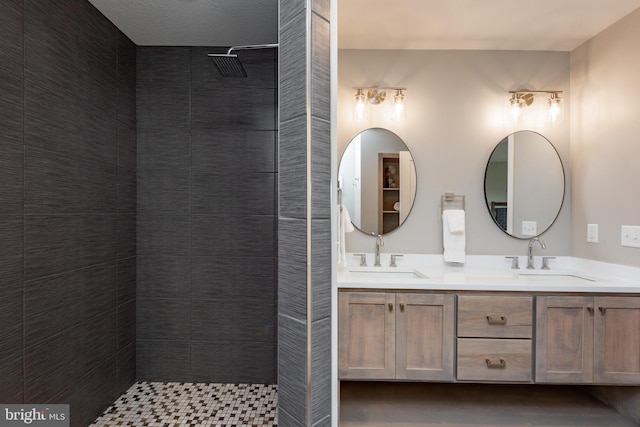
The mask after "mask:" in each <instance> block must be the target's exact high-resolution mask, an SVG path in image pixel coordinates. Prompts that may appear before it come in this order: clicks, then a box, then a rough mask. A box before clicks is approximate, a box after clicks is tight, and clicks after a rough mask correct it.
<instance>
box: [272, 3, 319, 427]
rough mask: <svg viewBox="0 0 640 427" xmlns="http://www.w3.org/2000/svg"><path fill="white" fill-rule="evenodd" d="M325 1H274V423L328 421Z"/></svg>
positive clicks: (293, 424) (287, 424) (286, 424)
mask: <svg viewBox="0 0 640 427" xmlns="http://www.w3.org/2000/svg"><path fill="white" fill-rule="evenodd" d="M329 16H330V13H329V1H326V0H324V1H323V0H280V37H279V39H280V41H279V43H280V76H279V85H278V87H279V90H280V115H279V116H280V134H279V163H280V171H279V172H280V174H279V189H280V196H279V218H278V224H279V225H278V227H279V234H278V248H279V257H278V259H279V265H278V297H279V300H278V425H280V426H281V427H290V426H304V427H307V426H328V425H331V220H330V217H331V202H330V197H331V177H330V174H331V138H330V134H331V131H330V129H331V124H330V111H331V107H330V96H331V94H330V75H329V63H330V58H329V56H330V52H329V49H330V37H329V35H330V25H329Z"/></svg>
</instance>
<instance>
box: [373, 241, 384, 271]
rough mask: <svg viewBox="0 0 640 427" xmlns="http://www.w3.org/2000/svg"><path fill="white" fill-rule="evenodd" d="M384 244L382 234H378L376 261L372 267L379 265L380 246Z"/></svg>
mask: <svg viewBox="0 0 640 427" xmlns="http://www.w3.org/2000/svg"><path fill="white" fill-rule="evenodd" d="M383 246H384V239H383V238H382V234H378V237H376V262H375V263H374V264H373V266H374V267H381V266H382V264H380V248H381V247H383Z"/></svg>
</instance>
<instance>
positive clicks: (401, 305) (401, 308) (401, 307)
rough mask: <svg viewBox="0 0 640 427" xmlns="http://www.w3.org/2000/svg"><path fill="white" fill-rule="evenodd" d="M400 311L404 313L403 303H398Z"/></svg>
mask: <svg viewBox="0 0 640 427" xmlns="http://www.w3.org/2000/svg"><path fill="white" fill-rule="evenodd" d="M400 311H404V303H402V302H401V303H400Z"/></svg>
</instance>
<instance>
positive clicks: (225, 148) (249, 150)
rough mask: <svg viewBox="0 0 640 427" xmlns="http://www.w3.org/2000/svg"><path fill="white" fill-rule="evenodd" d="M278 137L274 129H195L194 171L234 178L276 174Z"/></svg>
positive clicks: (193, 136)
mask: <svg viewBox="0 0 640 427" xmlns="http://www.w3.org/2000/svg"><path fill="white" fill-rule="evenodd" d="M276 136H277V135H276V132H275V131H271V130H266V131H259V130H256V131H243V130H233V129H232V130H228V131H226V130H225V131H217V130H211V129H192V131H191V138H192V144H193V146H192V150H193V158H192V159H191V165H192V171H193V172H194V173H216V174H221V173H226V174H233V175H235V176H239V175H241V174H245V173H251V172H276V170H277V168H276V156H275V151H276V150H275V148H276V144H275V141H276ZM234 187H235V186H234Z"/></svg>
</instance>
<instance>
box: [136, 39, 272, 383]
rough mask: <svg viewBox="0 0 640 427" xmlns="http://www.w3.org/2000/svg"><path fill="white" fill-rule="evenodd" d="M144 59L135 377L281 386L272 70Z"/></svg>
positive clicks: (181, 56) (248, 60)
mask: <svg viewBox="0 0 640 427" xmlns="http://www.w3.org/2000/svg"><path fill="white" fill-rule="evenodd" d="M222 50H224V49H217V50H215V49H208V48H202V47H193V48H190V47H139V48H138V72H137V76H138V88H137V100H138V110H137V111H138V274H137V286H138V294H137V296H138V300H137V303H138V308H137V349H138V353H137V354H138V362H137V368H138V377H139V379H140V380H149V381H194V382H231V383H275V376H276V373H275V372H276V367H275V363H276V362H275V354H276V341H275V339H276V338H275V306H276V262H277V251H276V231H277V230H276V217H275V213H276V179H277V167H276V132H277V128H276V102H277V100H276V73H277V70H276V63H277V52H276V51H275V50H273V49H269V50H260V51H245V52H241V53H240V58H241V60H242V63H243V65H244V67H245V68H246V70H247V74H248V76H249V77H248V78H222V77H220V75H219V73H218V72H217V70H216V68H215V66H214V64H213V62H212V61H211V59H210V58H208V57H207V53H210V52H213V51H218V52H220V51H222Z"/></svg>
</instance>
